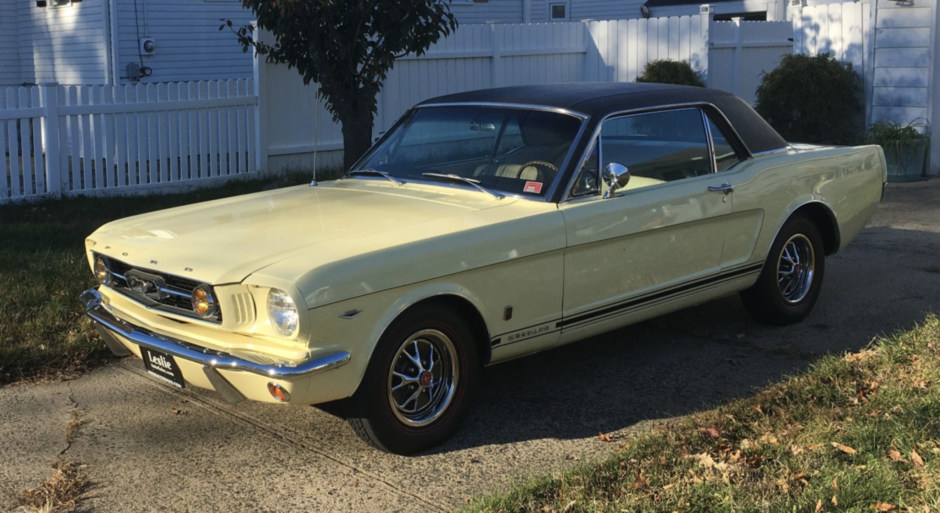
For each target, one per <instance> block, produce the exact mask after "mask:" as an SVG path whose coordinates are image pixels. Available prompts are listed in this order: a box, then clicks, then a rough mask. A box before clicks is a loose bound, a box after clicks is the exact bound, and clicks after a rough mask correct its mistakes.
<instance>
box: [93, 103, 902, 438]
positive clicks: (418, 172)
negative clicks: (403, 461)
mask: <svg viewBox="0 0 940 513" xmlns="http://www.w3.org/2000/svg"><path fill="white" fill-rule="evenodd" d="M885 181H886V173H885V163H884V157H883V154H882V152H881V149H880V148H878V147H876V146H864V147H857V148H838V147H811V146H799V147H797V146H792V145H789V144H788V143H787V142H785V141H784V140H783V139H782V138H781V137H780V136H779V135H778V134H777V133H776V132H775V131H774V130H773V129H772V128H771V127H770V126H769V125H768V124H767V123H766V122H764V120H763V119H761V118H760V117H759V116H758V115H757V114H756V113H755V112H754V111H753V110H752V109H751V108H750V107H749V106H748V105H747V104H745V103H744V102H743V101H742V100H740V99H739V98H737V97H735V96H732V95H730V94H727V93H723V92H720V91H714V90H708V89H699V88H687V87H679V86H666V85H658V84H565V85H553V86H527V87H510V88H502V89H491V90H483V91H474V92H467V93H460V94H455V95H450V96H445V97H442V98H437V99H433V100H429V101H425V102H423V103H421V104H419V105H417V106H416V107H414V108H413V109H411V110H410V111H408V112H407V113H406V114H405V115H404V116H403V117H402V119H401V120H400V121H399V122H398V123H397V124H396V125H395V126H394V127H393V128H392V129H391V130H389V131H388V133H387V134H385V136H384V137H382V139H381V140H380V141H378V142H377V143H376V144H375V145H374V146H373V147H372V148H371V149H370V150H369V152H368V153H367V154H366V155H365V156H363V157H362V159H361V160H360V161H359V163H358V164H356V165H355V166H354V167H353V168H352V169H350V170H349V171H348V172H347V173H346V174H345V175H344V176H343V177H342V179H340V180H337V181H335V182H333V183H321V184H316V183H311V184H310V185H303V186H297V187H290V188H285V189H280V190H275V191H268V192H260V193H257V194H249V195H246V196H241V197H235V198H229V199H223V200H218V201H211V202H207V203H201V204H197V205H190V206H186V207H180V208H174V209H170V210H164V211H161V212H154V213H151V214H145V215H140V216H135V217H130V218H127V219H122V220H119V221H115V222H113V223H109V224H107V225H105V226H102V227H101V228H99V229H98V230H97V231H96V232H95V233H93V234H91V235H90V236H89V237H88V240H87V243H86V247H87V253H88V260H89V263H90V265H91V268H92V271H93V272H94V274H95V276H96V278H97V279H98V281H99V282H100V286H99V287H97V289H94V290H89V291H86V292H85V293H84V294H83V295H82V300H83V301H84V302H85V304H86V306H87V312H88V315H89V316H90V317H91V318H92V319H94V320H95V321H96V323H97V325H98V327H99V331H100V332H101V334H102V337H103V338H104V340H105V341H106V342H107V344H108V345H109V347H110V348H111V349H112V350H113V351H114V352H115V353H117V354H119V355H120V354H125V355H126V354H131V353H133V354H135V355H137V356H140V357H141V358H142V359H143V361H144V366H145V368H146V369H147V371H149V372H150V373H151V374H153V375H155V376H157V377H159V378H162V379H164V380H166V381H168V382H169V383H172V384H174V385H176V386H178V387H184V386H189V385H192V386H195V387H201V388H207V389H213V390H215V391H217V392H219V393H220V394H221V395H222V397H223V398H225V399H226V400H230V401H233V402H235V401H240V400H242V399H246V398H247V399H251V400H255V401H266V402H283V403H290V404H304V405H309V404H318V403H325V402H330V401H338V400H342V403H343V404H344V405H345V407H346V408H345V409H346V412H347V416H348V418H349V421H350V424H351V425H352V426H353V428H354V429H355V431H356V432H357V433H358V434H359V435H360V436H362V437H363V438H364V439H365V440H366V441H368V442H370V443H372V444H374V445H375V446H376V447H378V448H380V449H384V450H387V451H392V452H396V453H401V454H409V453H413V452H415V451H419V450H422V449H425V448H428V447H430V446H433V445H435V444H439V443H441V442H442V441H444V440H445V439H447V438H448V437H449V436H451V435H452V434H453V433H454V431H455V430H456V429H457V427H458V426H459V424H460V422H461V420H462V419H463V418H464V417H465V416H466V414H467V410H468V407H469V405H470V402H471V398H472V396H473V393H474V389H475V388H476V387H477V385H478V383H479V377H480V373H481V369H482V367H483V366H484V365H489V364H493V363H497V362H501V361H505V360H508V359H511V358H516V357H518V356H523V355H526V354H529V353H533V352H536V351H541V350H545V349H550V348H553V347H556V346H559V345H562V344H568V343H571V342H575V341H578V340H581V339H584V338H587V337H591V336H593V335H597V334H599V333H602V332H605V331H608V330H612V329H616V328H619V327H622V326H625V325H628V324H631V323H635V322H638V321H641V320H644V319H648V318H650V317H653V316H657V315H661V314H664V313H667V312H671V311H674V310H678V309H681V308H686V307H689V306H692V305H695V304H698V303H702V302H704V301H708V300H711V299H715V298H718V297H721V296H725V295H728V294H732V293H736V292H740V294H741V299H742V301H743V303H744V305H745V307H746V308H747V310H748V311H749V312H751V313H752V314H753V315H754V316H755V317H756V318H757V319H759V320H761V321H763V322H768V323H772V324H788V323H793V322H796V321H799V320H801V319H803V318H804V317H806V316H807V315H808V314H809V313H810V311H811V310H812V308H813V305H814V303H815V302H816V299H817V297H818V296H819V291H820V288H821V286H822V281H823V273H824V271H825V258H826V256H827V255H830V254H832V253H835V252H836V251H838V250H839V249H841V248H843V247H845V245H847V244H848V243H849V242H850V241H851V240H852V239H853V238H855V236H856V235H857V234H858V232H859V231H860V230H861V229H862V227H863V226H865V223H866V222H867V221H868V220H869V218H870V217H871V216H872V213H873V212H874V210H875V208H876V206H877V205H878V203H879V201H880V199H881V196H882V192H883V186H884V183H885Z"/></svg>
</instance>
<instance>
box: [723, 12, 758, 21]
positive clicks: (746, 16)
mask: <svg viewBox="0 0 940 513" xmlns="http://www.w3.org/2000/svg"><path fill="white" fill-rule="evenodd" d="M733 18H741V21H767V11H763V12H738V13H728V14H716V15H715V16H714V17H713V19H714V20H715V21H731V20H732V19H733Z"/></svg>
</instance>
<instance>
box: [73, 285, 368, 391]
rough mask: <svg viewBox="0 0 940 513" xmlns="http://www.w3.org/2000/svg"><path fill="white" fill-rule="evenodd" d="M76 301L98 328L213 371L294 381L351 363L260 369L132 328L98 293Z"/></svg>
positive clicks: (326, 359)
mask: <svg viewBox="0 0 940 513" xmlns="http://www.w3.org/2000/svg"><path fill="white" fill-rule="evenodd" d="M79 299H80V300H81V301H82V303H84V304H85V308H86V311H85V313H86V314H87V315H88V317H91V318H92V319H93V320H94V321H95V322H97V323H98V324H99V325H101V326H103V327H105V328H107V329H109V330H111V331H113V332H115V333H117V334H119V335H120V336H121V337H123V338H126V339H128V340H130V341H131V342H133V343H135V344H138V345H142V346H146V347H149V348H151V349H156V350H157V351H162V352H164V353H169V354H171V355H173V356H175V357H179V358H183V359H185V360H189V361H192V362H196V363H199V364H202V365H203V366H205V367H209V368H212V369H221V370H226V371H244V372H251V373H254V374H261V375H264V376H270V377H272V378H294V377H298V376H304V375H308V374H314V373H318V372H323V371H326V370H330V369H335V368H336V367H340V366H342V365H345V364H346V363H349V360H350V355H349V353H347V352H345V351H338V352H335V353H330V354H328V355H325V356H321V357H318V358H314V359H312V360H308V361H306V362H303V363H300V364H298V365H295V366H291V365H263V364H259V363H255V362H250V361H248V360H245V359H242V358H238V357H236V356H232V355H230V354H226V353H224V352H222V351H216V350H213V349H208V348H204V347H200V346H197V345H195V344H191V343H189V342H184V341H182V340H178V339H174V338H170V337H165V336H163V335H158V334H156V333H154V332H152V331H150V330H148V329H146V328H142V327H140V326H136V325H134V324H131V323H129V322H127V321H125V320H123V319H120V318H119V317H118V316H117V315H115V313H114V310H113V309H112V308H111V307H110V306H108V305H107V304H106V303H104V301H103V298H102V296H101V293H99V292H98V291H97V290H95V289H88V290H86V291H85V292H82V294H81V295H80V296H79ZM108 346H109V347H111V350H112V351H114V352H115V353H117V354H118V355H119V356H123V355H122V354H120V353H119V351H118V350H116V349H117V348H115V347H112V345H111V344H110V343H109V344H108Z"/></svg>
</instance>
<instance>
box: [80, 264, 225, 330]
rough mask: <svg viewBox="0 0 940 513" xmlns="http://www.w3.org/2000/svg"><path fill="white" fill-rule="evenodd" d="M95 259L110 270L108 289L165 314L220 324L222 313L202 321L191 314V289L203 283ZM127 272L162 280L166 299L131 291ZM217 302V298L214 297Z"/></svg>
mask: <svg viewBox="0 0 940 513" xmlns="http://www.w3.org/2000/svg"><path fill="white" fill-rule="evenodd" d="M95 256H96V257H101V258H103V259H104V260H105V262H106V263H107V264H108V268H109V269H111V275H112V277H113V279H114V281H113V282H112V283H111V285H110V287H111V288H113V289H114V290H116V291H118V292H120V293H121V294H124V295H125V296H127V297H129V298H131V299H133V300H135V301H137V302H139V303H142V304H144V305H146V306H149V307H151V308H155V309H158V310H164V311H167V312H173V313H176V314H179V315H185V316H187V317H193V318H197V319H202V320H208V321H215V322H222V313H221V312H220V313H218V314H216V315H215V316H214V317H211V318H209V319H203V318H202V317H198V316H197V315H196V314H195V313H194V312H193V307H192V293H193V289H195V288H196V287H197V286H199V285H202V284H203V283H202V282H200V281H196V280H191V279H189V278H183V277H181V276H175V275H172V274H166V273H164V272H160V271H155V270H153V269H146V268H143V267H132V266H130V265H129V264H127V263H126V262H122V261H120V260H117V259H114V258H111V257H106V256H103V255H95ZM129 271H140V272H144V273H147V274H152V275H154V276H159V277H160V278H163V281H164V283H165V285H166V287H165V288H164V289H163V291H164V292H166V297H161V298H155V297H151V296H146V295H144V294H141V293H139V292H137V291H135V290H132V289H131V288H130V287H129V286H128V285H127V278H126V276H127V273H128V272H129ZM216 300H218V296H216Z"/></svg>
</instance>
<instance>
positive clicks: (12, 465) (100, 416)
mask: <svg viewBox="0 0 940 513" xmlns="http://www.w3.org/2000/svg"><path fill="white" fill-rule="evenodd" d="M937 255H940V180H932V181H928V182H918V183H913V184H905V185H891V186H890V187H889V188H888V191H887V194H886V196H885V200H884V202H883V203H882V205H881V208H880V210H879V212H878V214H877V216H876V217H875V219H874V220H872V222H871V224H870V225H869V226H868V228H867V229H866V230H865V231H864V232H863V233H862V234H861V236H860V237H859V238H858V239H857V240H856V241H855V242H854V243H853V244H852V245H851V246H850V247H849V248H848V249H846V250H845V251H843V252H841V253H839V254H838V255H836V256H834V257H832V258H831V259H829V260H828V262H827V264H828V265H827V268H826V276H825V285H824V287H823V292H822V296H821V297H820V300H819V303H818V304H817V306H816V310H815V311H814V313H813V315H812V316H810V318H809V319H808V320H806V321H804V322H803V323H801V324H799V325H797V326H791V327H787V328H771V327H766V326H761V325H758V324H757V323H755V322H754V321H752V320H751V319H750V318H749V317H748V316H747V315H746V314H745V312H744V309H743V308H742V307H741V305H740V302H739V301H738V299H737V297H736V296H735V297H728V298H725V299H722V300H719V301H714V302H712V303H709V304H706V305H702V306H700V307H697V308H693V309H689V310H685V311H682V312H679V313H676V314H673V315H670V316H668V317H665V318H660V319H657V320H654V321H650V322H646V323H643V324H640V325H636V326H632V327H629V328H626V329H622V330H619V331H616V332H613V333H608V334H606V335H603V336H600V337H596V338H594V339H592V340H589V341H585V342H581V343H578V344H574V345H571V346H567V347H564V348H560V349H557V350H554V351H549V352H546V353H542V354H539V355H535V356H532V357H528V358H524V359H521V360H516V361H513V362H509V363H505V364H501V365H497V366H494V367H491V368H488V369H486V371H485V373H484V377H483V381H482V393H481V394H480V397H479V399H478V401H477V404H476V407H475V408H474V409H473V412H472V413H471V415H470V417H469V419H468V420H467V422H466V423H465V424H464V426H463V428H462V429H461V430H460V432H459V433H458V434H457V435H456V436H455V437H454V439H453V440H451V441H450V442H449V443H448V444H446V445H445V446H443V447H439V448H437V449H436V450H434V451H432V452H430V453H427V454H423V455H420V456H417V457H411V458H404V457H399V456H393V455H388V454H384V453H379V452H376V451H374V450H372V449H369V448H368V447H366V445H365V444H364V443H362V442H360V441H359V440H358V439H357V438H356V437H355V436H354V435H353V433H352V431H351V430H350V429H349V428H347V426H346V424H345V421H343V420H342V419H340V418H337V417H335V416H333V415H331V414H329V413H327V412H325V411H322V410H320V409H317V408H301V407H279V406H276V405H262V404H253V403H246V402H243V403H240V404H237V405H234V406H232V405H227V404H225V403H224V402H222V401H221V400H220V399H219V398H218V397H216V396H215V394H212V393H204V392H201V391H198V390H195V389H186V390H184V391H182V392H180V391H178V390H175V389H172V388H170V387H168V386H166V385H164V384H162V383H160V382H157V381H156V380H154V379H152V378H150V377H148V376H147V375H146V374H145V373H144V371H143V366H142V363H141V362H140V361H139V360H136V359H132V360H131V359H129V360H123V361H121V362H118V363H116V364H113V365H110V366H107V367H105V368H102V369H99V370H97V371H95V372H92V373H90V374H89V375H87V376H84V377H82V378H80V379H76V380H73V381H69V382H62V383H54V384H43V385H22V386H11V387H5V388H2V389H0V462H2V463H0V510H4V509H9V508H12V507H13V505H14V503H13V499H12V495H13V494H14V493H15V492H16V491H18V490H22V489H24V488H28V487H34V486H37V485H38V484H39V483H40V482H42V480H43V479H44V478H45V477H46V475H47V474H48V472H49V464H50V463H51V462H52V461H53V460H55V458H56V457H57V456H58V455H60V454H64V455H66V456H68V457H71V458H75V459H78V460H80V461H81V462H84V463H85V464H87V469H86V470H87V473H88V474H89V476H90V478H91V480H92V481H93V482H94V487H93V489H92V491H91V493H90V497H89V498H87V499H86V500H84V501H83V502H82V503H81V509H83V510H93V511H101V512H106V511H115V512H126V511H151V510H160V511H194V512H195V511H213V510H216V511H248V510H250V511H409V512H410V511H423V510H431V511H433V510H449V509H452V508H455V507H459V506H460V505H462V504H463V503H464V501H465V500H466V499H467V498H469V497H470V496H471V495H474V494H479V493H484V492H492V491H497V490H499V489H501V488H503V487H505V486H506V485H507V484H510V483H513V482H516V481H518V480H520V479H523V478H525V477H526V476H528V475H532V474H542V473H544V472H548V471H550V470H553V469H560V468H563V467H565V466H569V465H572V464H575V463H577V462H578V461H582V460H585V459H592V458H597V457H600V456H603V455H604V454H606V453H607V452H609V451H611V450H613V449H614V448H615V447H616V444H610V443H605V442H601V441H600V440H599V439H598V436H597V435H598V433H599V432H604V433H612V435H613V437H614V439H615V441H617V440H618V439H619V440H622V439H624V438H626V437H629V436H630V435H631V434H634V433H638V432H642V431H643V430H645V429H648V428H649V426H650V425H651V424H650V423H651V422H656V421H659V420H661V419H669V418H673V417H676V416H681V415H686V414H689V413H691V412H694V411H696V410H700V409H706V408H711V407H714V406H716V405H719V404H721V403H722V402H724V401H726V400H727V399H729V398H731V397H734V396H740V395H746V394H749V393H750V392H751V391H752V389H753V388H754V387H758V386H761V385H763V384H764V383H766V382H768V381H771V380H777V379H779V378H780V377H781V376H782V375H784V374H787V373H792V372H795V371H798V370H800V369H803V368H805V367H806V366H807V365H810V364H811V363H812V361H813V360H814V359H815V358H817V357H818V356H819V355H821V354H824V353H827V352H831V353H841V352H843V351H854V350H857V349H859V348H861V347H864V346H865V345H866V344H868V343H869V341H871V340H872V339H873V338H875V337H877V336H878V335H880V334H884V333H891V332H894V331H896V330H899V329H903V328H908V327H910V326H912V325H913V324H914V323H917V322H920V321H922V320H923V319H924V318H925V316H926V315H927V314H928V313H929V312H936V311H938V310H940V258H938V256H937ZM73 408H78V409H80V410H81V411H82V412H83V413H84V421H83V425H82V427H81V429H80V430H79V432H78V434H77V436H75V437H74V440H73V441H72V443H71V444H69V443H68V442H67V441H66V436H65V424H66V421H67V419H68V418H69V415H70V411H71V410H72V409H73Z"/></svg>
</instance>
